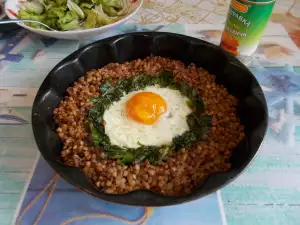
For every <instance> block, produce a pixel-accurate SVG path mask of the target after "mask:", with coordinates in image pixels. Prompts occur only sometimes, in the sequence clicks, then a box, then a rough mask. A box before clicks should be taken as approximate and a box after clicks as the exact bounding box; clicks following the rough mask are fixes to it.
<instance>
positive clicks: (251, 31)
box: [220, 0, 275, 61]
mask: <svg viewBox="0 0 300 225" xmlns="http://www.w3.org/2000/svg"><path fill="white" fill-rule="evenodd" d="M274 5H275V0H232V1H231V4H230V7H229V12H228V15H227V20H226V23H225V28H224V31H223V33H222V39H221V44H220V46H221V47H222V48H223V49H225V50H226V51H228V52H230V53H231V54H233V55H234V56H237V57H238V58H240V59H242V61H243V58H247V57H251V55H252V54H253V53H254V52H255V50H256V49H257V46H258V44H259V40H260V38H261V36H262V34H263V32H264V30H265V27H266V25H267V23H268V20H269V18H270V16H271V13H272V10H273V7H274Z"/></svg>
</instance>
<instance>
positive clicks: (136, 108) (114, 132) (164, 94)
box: [103, 85, 192, 148]
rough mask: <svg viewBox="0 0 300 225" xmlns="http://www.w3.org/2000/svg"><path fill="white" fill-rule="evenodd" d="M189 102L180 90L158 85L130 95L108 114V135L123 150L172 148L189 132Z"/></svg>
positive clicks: (122, 99)
mask: <svg viewBox="0 0 300 225" xmlns="http://www.w3.org/2000/svg"><path fill="white" fill-rule="evenodd" d="M187 101H188V98H187V97H185V96H183V95H182V94H181V93H180V91H178V90H172V89H169V88H161V87H160V86H158V85H156V86H149V87H146V88H145V89H144V90H139V91H134V92H130V93H128V94H126V95H124V96H123V97H122V98H121V99H120V100H119V101H118V102H114V103H113V104H112V105H111V106H110V107H109V108H108V109H107V110H106V111H105V112H104V115H103V119H104V121H105V134H106V135H108V137H109V139H110V142H111V143H112V144H113V145H118V146H121V147H128V148H138V147H139V146H140V145H146V146H150V145H151V146H160V145H170V144H171V143H172V139H173V137H175V136H178V135H181V134H183V133H184V132H186V131H188V130H189V126H188V124H187V121H186V117H187V115H189V114H190V113H191V111H192V110H191V109H190V108H189V107H188V104H187Z"/></svg>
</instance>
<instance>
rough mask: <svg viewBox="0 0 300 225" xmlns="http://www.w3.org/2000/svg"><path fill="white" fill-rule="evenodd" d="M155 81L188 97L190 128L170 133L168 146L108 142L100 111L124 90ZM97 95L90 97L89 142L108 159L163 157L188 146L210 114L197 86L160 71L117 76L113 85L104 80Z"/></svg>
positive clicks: (208, 121)
mask: <svg viewBox="0 0 300 225" xmlns="http://www.w3.org/2000/svg"><path fill="white" fill-rule="evenodd" d="M152 85H159V86H160V87H168V88H170V89H175V90H179V91H180V92H181V93H182V94H183V95H185V96H186V97H187V98H188V101H187V105H188V106H189V107H190V108H192V109H193V112H192V113H191V114H189V115H188V116H187V123H188V125H189V128H190V130H189V131H186V132H185V133H183V134H182V135H180V136H177V137H174V138H173V141H172V145H170V146H165V145H164V146H145V145H140V147H138V148H126V147H121V146H116V145H112V144H111V142H110V140H109V137H108V136H107V135H106V134H105V121H104V120H103V114H104V112H105V110H106V109H108V108H109V107H110V106H111V104H113V102H116V101H119V100H120V99H121V97H123V96H124V95H125V94H127V93H129V92H132V91H137V90H141V89H144V88H146V87H147V86H152ZM99 90H100V93H101V95H100V96H99V97H95V98H93V99H92V102H93V104H94V105H93V107H92V108H91V109H90V111H89V116H88V122H89V123H90V126H89V129H90V133H91V139H92V141H93V144H94V145H95V146H98V147H102V148H103V149H104V152H105V155H106V156H107V157H108V158H111V159H118V160H120V162H122V163H124V164H131V163H136V162H142V161H145V160H148V161H149V162H150V163H155V162H159V161H161V160H164V159H166V157H167V156H168V155H170V154H171V153H172V152H174V151H177V150H179V149H180V148H182V147H188V146H190V145H192V144H193V143H195V142H196V141H199V140H201V139H202V138H203V137H205V136H206V135H207V134H208V131H209V128H210V127H211V121H212V116H211V115H204V114H203V112H204V109H205V105H204V102H203V101H202V99H201V98H200V96H199V93H198V90H197V89H196V88H192V87H190V86H189V85H187V84H186V83H179V82H176V81H175V79H174V76H173V73H171V72H168V71H162V72H161V73H160V74H159V75H158V76H150V75H146V74H143V73H138V74H136V76H134V77H131V78H126V79H120V80H119V81H118V82H117V84H116V85H113V84H112V83H111V82H110V81H109V80H106V81H105V82H104V83H103V84H102V85H101V86H100V89H99Z"/></svg>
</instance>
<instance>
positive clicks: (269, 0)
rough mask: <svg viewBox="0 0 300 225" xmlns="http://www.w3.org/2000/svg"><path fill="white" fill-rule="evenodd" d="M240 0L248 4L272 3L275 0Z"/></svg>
mask: <svg viewBox="0 0 300 225" xmlns="http://www.w3.org/2000/svg"><path fill="white" fill-rule="evenodd" d="M234 1H235V0H234ZM240 1H241V2H244V3H248V4H256V5H267V4H271V3H274V2H275V1H276V0H240Z"/></svg>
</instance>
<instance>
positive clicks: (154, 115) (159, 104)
mask: <svg viewBox="0 0 300 225" xmlns="http://www.w3.org/2000/svg"><path fill="white" fill-rule="evenodd" d="M126 110H127V113H128V115H129V117H130V118H131V119H133V120H135V121H136V122H139V123H143V124H147V125H150V124H154V123H155V122H156V121H157V120H158V119H159V117H160V115H161V114H163V113H164V112H166V111H167V103H166V101H165V100H164V99H163V98H162V97H161V96H160V95H158V94H155V93H153V92H147V91H144V92H139V93H137V94H135V95H134V96H132V97H131V98H130V99H129V100H128V101H127V104H126Z"/></svg>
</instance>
